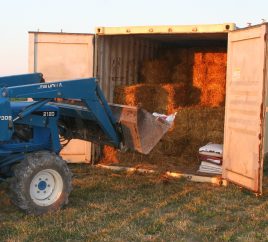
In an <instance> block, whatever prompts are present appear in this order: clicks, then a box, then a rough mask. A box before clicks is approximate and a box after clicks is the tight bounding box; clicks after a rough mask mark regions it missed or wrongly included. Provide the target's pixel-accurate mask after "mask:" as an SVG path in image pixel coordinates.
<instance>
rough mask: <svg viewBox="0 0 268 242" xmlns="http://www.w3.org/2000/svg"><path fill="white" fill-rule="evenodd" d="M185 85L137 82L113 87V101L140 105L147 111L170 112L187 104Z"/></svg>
mask: <svg viewBox="0 0 268 242" xmlns="http://www.w3.org/2000/svg"><path fill="white" fill-rule="evenodd" d="M187 93H188V92H187V87H186V86H185V85H184V84H179V83H178V84H162V85H159V84H155V85H154V84H138V85H133V86H123V87H122V86H121V87H116V88H115V89H114V102H115V103H117V104H124V105H130V106H137V105H139V106H141V107H142V108H144V109H146V110H147V111H149V112H159V113H166V114H170V113H173V112H174V110H175V109H176V108H177V107H178V106H185V105H186V104H187Z"/></svg>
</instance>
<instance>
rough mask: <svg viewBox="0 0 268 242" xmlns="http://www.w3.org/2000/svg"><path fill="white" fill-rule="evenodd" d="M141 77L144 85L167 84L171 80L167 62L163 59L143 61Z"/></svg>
mask: <svg viewBox="0 0 268 242" xmlns="http://www.w3.org/2000/svg"><path fill="white" fill-rule="evenodd" d="M141 77H142V80H143V82H145V83H152V84H156V83H167V82H170V79H171V69H170V66H169V62H168V61H167V60H165V59H155V60H149V61H145V62H144V63H143V65H142V68H141Z"/></svg>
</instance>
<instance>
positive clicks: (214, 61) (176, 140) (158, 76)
mask: <svg viewBox="0 0 268 242" xmlns="http://www.w3.org/2000/svg"><path fill="white" fill-rule="evenodd" d="M160 54H161V58H159V59H155V60H151V61H145V62H144V64H143V66H142V68H141V77H142V83H140V84H136V85H131V86H121V87H116V88H115V90H114V103H118V104H124V105H131V106H137V105H139V106H141V107H143V108H144V109H146V110H148V111H149V112H159V113H165V114H171V113H173V112H175V111H177V116H176V119H175V122H174V127H173V128H172V129H171V130H170V131H169V132H168V133H167V134H166V135H165V136H164V137H163V139H162V140H161V141H160V142H159V143H158V144H157V146H156V147H155V148H154V149H153V150H152V152H151V153H150V154H149V155H146V156H145V155H141V154H138V153H121V152H116V151H115V150H110V148H109V149H108V148H105V150H104V160H106V161H107V160H110V162H118V161H120V162H123V163H128V162H135V163H139V162H146V163H158V164H159V162H160V163H161V162H162V163H170V162H171V161H173V163H174V164H176V165H177V166H179V165H181V164H183V165H184V167H185V166H190V167H191V166H192V167H197V166H198V165H199V163H198V160H197V156H198V148H199V147H200V146H202V145H205V144H206V143H207V142H216V143H222V142H223V124H224V108H223V105H224V98H225V72H226V53H225V52H224V51H223V50H222V49H219V48H217V49H216V48H214V49H204V48H203V49H202V48H191V49H189V48H188V49H181V48H177V49H168V50H162V52H160ZM111 156H112V157H111ZM187 161H189V162H190V163H191V164H190V163H187ZM194 161H196V162H194ZM162 163H161V164H162ZM161 164H159V165H161Z"/></svg>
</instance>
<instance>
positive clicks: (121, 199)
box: [0, 165, 268, 241]
mask: <svg viewBox="0 0 268 242" xmlns="http://www.w3.org/2000/svg"><path fill="white" fill-rule="evenodd" d="M71 167H72V171H73V173H74V179H73V186H74V190H73V192H72V193H71V196H70V199H69V204H68V206H67V207H65V208H64V209H63V210H61V211H58V212H56V213H54V214H46V215H43V216H38V217H35V216H29V215H25V214H24V213H22V212H21V211H19V210H18V209H17V208H16V207H14V206H13V205H12V204H11V203H10V200H9V199H8V196H7V185H6V184H5V183H2V184H1V185H0V241H260V240H263V241H267V240H268V190H267V188H266V187H267V186H268V179H266V178H265V179H264V185H265V194H264V195H263V196H262V197H256V196H255V195H254V194H252V193H249V192H247V191H244V190H241V189H240V188H238V187H237V186H234V185H230V186H228V187H218V186H213V185H211V184H204V183H203V184H201V183H194V182H188V181H185V180H175V179H167V178H165V177H162V176H161V175H160V174H150V175H149V174H138V173H133V174H127V173H124V172H119V173H115V172H112V171H106V170H101V169H98V168H93V167H90V166H87V165H73V166H71Z"/></svg>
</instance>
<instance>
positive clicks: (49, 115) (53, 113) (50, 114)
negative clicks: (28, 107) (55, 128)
mask: <svg viewBox="0 0 268 242" xmlns="http://www.w3.org/2000/svg"><path fill="white" fill-rule="evenodd" d="M55 116H56V113H55V112H43V117H55Z"/></svg>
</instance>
